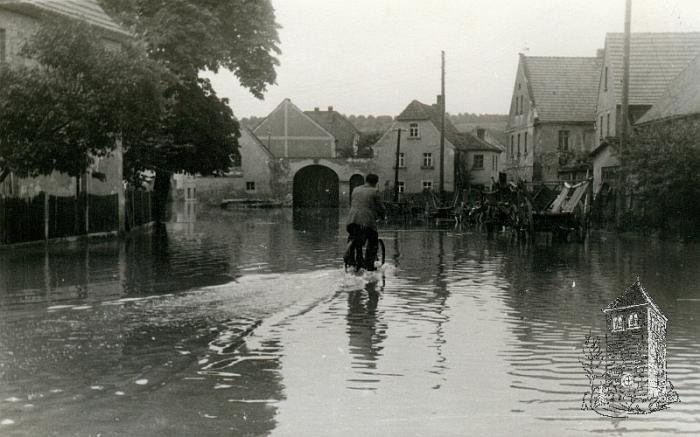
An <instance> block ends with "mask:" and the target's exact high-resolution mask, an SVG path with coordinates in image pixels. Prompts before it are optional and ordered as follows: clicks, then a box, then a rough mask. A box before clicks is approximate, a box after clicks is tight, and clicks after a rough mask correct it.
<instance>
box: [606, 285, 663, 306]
mask: <svg viewBox="0 0 700 437" xmlns="http://www.w3.org/2000/svg"><path fill="white" fill-rule="evenodd" d="M637 305H649V306H651V307H652V308H653V309H654V310H655V311H656V312H658V313H659V314H661V310H659V307H658V306H656V303H654V301H653V300H652V298H651V296H649V293H647V290H646V289H645V288H644V286H643V285H642V283H641V282H639V279H637V281H636V282H635V283H634V284H632V285H630V286H629V287H628V288H627V289H626V290H625V291H623V292H622V294H621V295H619V296H618V297H617V298H616V299H615V300H614V301H612V302H610V304H609V305H608V306H607V307H605V308H604V309H603V311H604V312H606V313H607V312H610V311H614V310H620V309H624V308H629V307H632V306H637Z"/></svg>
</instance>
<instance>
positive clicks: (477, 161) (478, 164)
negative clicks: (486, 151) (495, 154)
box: [474, 155, 484, 169]
mask: <svg viewBox="0 0 700 437" xmlns="http://www.w3.org/2000/svg"><path fill="white" fill-rule="evenodd" d="M474 168H476V169H482V168H484V155H474Z"/></svg>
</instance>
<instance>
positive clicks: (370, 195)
mask: <svg viewBox="0 0 700 437" xmlns="http://www.w3.org/2000/svg"><path fill="white" fill-rule="evenodd" d="M378 182H379V176H377V175H376V174H373V173H370V174H368V175H367V177H366V178H365V184H364V185H362V186H359V187H357V188H355V189H354V190H353V192H352V196H350V217H349V219H348V226H347V231H348V241H350V240H353V239H355V240H357V241H359V243H361V245H360V247H362V245H364V242H365V241H367V252H366V254H365V257H364V265H356V261H355V257H354V253H353V250H352V248H351V247H348V250H347V251H346V252H345V254H344V256H343V260H344V261H345V264H346V265H352V266H355V267H357V268H358V269H359V268H362V267H364V269H365V270H368V271H371V270H375V267H374V259H375V258H376V257H377V250H378V247H379V233H378V232H377V220H378V219H380V218H384V215H385V214H386V208H385V207H384V202H383V201H382V196H381V195H380V194H379V191H378V190H377V183H378Z"/></svg>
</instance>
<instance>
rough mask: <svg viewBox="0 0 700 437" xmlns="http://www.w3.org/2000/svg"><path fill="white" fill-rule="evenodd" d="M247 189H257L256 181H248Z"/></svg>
mask: <svg viewBox="0 0 700 437" xmlns="http://www.w3.org/2000/svg"><path fill="white" fill-rule="evenodd" d="M245 190H246V191H255V181H246V183H245Z"/></svg>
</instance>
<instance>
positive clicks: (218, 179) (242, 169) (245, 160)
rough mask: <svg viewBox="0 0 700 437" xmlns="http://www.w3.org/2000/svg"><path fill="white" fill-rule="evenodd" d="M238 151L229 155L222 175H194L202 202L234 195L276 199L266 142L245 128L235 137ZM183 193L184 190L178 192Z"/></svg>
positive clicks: (213, 201) (212, 201)
mask: <svg viewBox="0 0 700 437" xmlns="http://www.w3.org/2000/svg"><path fill="white" fill-rule="evenodd" d="M238 144H239V153H238V154H236V155H233V156H231V167H230V168H229V171H228V172H226V174H223V175H221V176H206V177H198V178H197V195H198V196H199V198H200V199H201V200H203V201H205V202H207V201H208V202H210V203H219V202H221V201H222V200H224V199H234V198H238V199H241V198H259V199H270V198H275V197H276V196H277V193H276V192H275V186H276V185H275V184H276V179H275V175H274V168H275V162H276V160H275V158H274V157H273V156H272V154H271V153H270V152H269V150H267V147H266V145H265V144H264V143H263V142H262V141H261V140H260V139H259V138H258V137H257V136H255V134H253V133H252V132H251V131H250V130H248V129H246V128H245V127H241V137H240V138H239V139H238ZM178 195H179V196H186V193H184V192H183V193H178Z"/></svg>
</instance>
